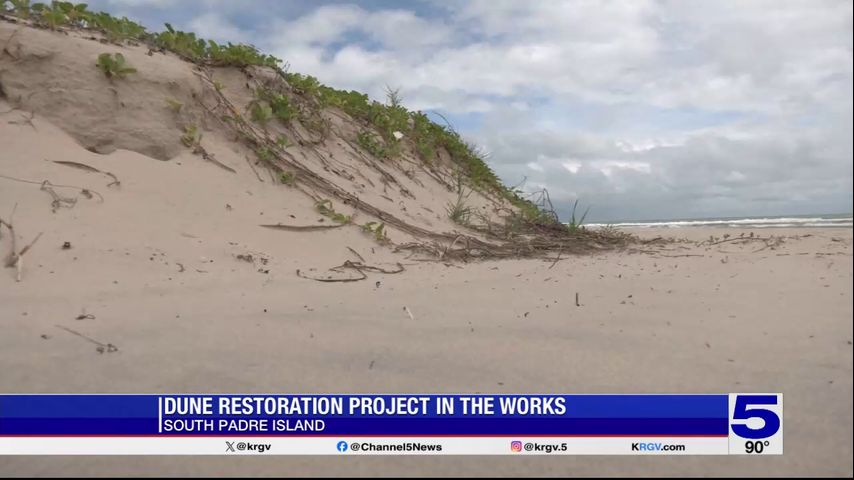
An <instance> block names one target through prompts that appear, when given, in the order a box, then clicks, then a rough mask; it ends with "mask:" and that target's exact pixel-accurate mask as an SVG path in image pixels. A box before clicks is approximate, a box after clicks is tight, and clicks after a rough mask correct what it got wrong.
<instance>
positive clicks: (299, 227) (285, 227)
mask: <svg viewBox="0 0 854 480" xmlns="http://www.w3.org/2000/svg"><path fill="white" fill-rule="evenodd" d="M345 225H346V224H345V223H340V224H338V225H284V224H282V223H276V224H267V225H259V226H261V227H264V228H272V229H273V230H289V231H292V232H311V231H315V230H329V229H332V228H341V227H343V226H345Z"/></svg>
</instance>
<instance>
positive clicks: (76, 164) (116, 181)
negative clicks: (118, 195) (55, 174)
mask: <svg viewBox="0 0 854 480" xmlns="http://www.w3.org/2000/svg"><path fill="white" fill-rule="evenodd" d="M53 163H56V164H59V165H65V166H66V167H72V168H77V169H80V170H86V171H87V172H92V173H100V174H101V175H106V176H108V177H110V178H112V179H113V181H112V182H110V183H108V184H107V186H108V187H112V186H113V185H115V186H117V187H118V186H121V184H122V182H120V181H119V178H118V177H117V176H115V175H113V174H112V173H110V172H105V171H103V170H99V169H97V168H95V167H92V166H90V165H86V164H85V163H80V162H70V161H67V160H53Z"/></svg>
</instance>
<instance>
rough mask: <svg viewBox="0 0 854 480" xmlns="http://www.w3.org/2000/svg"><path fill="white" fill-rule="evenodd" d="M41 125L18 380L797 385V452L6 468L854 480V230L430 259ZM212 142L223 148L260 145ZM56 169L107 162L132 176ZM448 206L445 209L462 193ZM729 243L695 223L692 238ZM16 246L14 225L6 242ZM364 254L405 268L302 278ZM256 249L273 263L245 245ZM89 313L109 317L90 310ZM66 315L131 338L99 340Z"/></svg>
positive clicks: (24, 138)
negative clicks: (57, 198)
mask: <svg viewBox="0 0 854 480" xmlns="http://www.w3.org/2000/svg"><path fill="white" fill-rule="evenodd" d="M44 33H46V32H44ZM10 109H11V106H10V105H9V104H8V103H5V102H0V112H6V111H7V110H10ZM28 118H29V114H28V113H26V112H22V111H17V110H16V111H10V112H8V113H3V114H0V146H2V148H0V175H4V176H6V177H14V178H16V179H19V180H28V181H33V182H36V183H22V182H20V181H16V180H12V179H9V178H0V217H2V218H4V219H6V220H9V216H10V213H9V212H10V211H11V210H12V208H13V205H15V204H17V209H16V212H15V215H14V225H15V227H16V231H17V234H18V236H19V238H18V242H19V246H21V245H23V244H25V243H27V242H29V241H30V240H31V239H32V238H34V236H35V235H36V234H38V233H39V232H43V236H42V237H41V239H40V240H39V242H38V243H37V244H36V245H35V247H34V248H33V249H32V251H31V252H30V253H28V254H27V256H26V260H27V261H26V263H25V267H24V269H23V280H22V281H21V282H16V281H15V272H14V269H0V292H2V293H0V372H2V373H0V391H3V392H150V393H154V392H514V393H525V392H554V393H588V392H602V393H608V392H615V393H616V392H627V393H631V392H650V393H652V392H694V393H705V392H709V393H711V392H715V393H721V392H737V391H772V392H776V391H781V392H783V393H784V394H785V395H786V410H785V415H786V418H785V421H786V424H785V429H786V430H785V442H786V454H785V455H784V456H783V457H776V458H734V457H733V458H724V459H721V458H699V457H697V458H637V457H623V458H609V459H607V460H603V459H601V458H592V457H576V458H572V457H566V458H512V457H508V458H489V459H486V458H477V457H469V458H462V457H461V458H455V457H436V458H390V457H389V458H383V457H373V458H285V457H277V458H273V457H270V458H224V457H223V458H204V459H195V458H180V457H170V458H156V457H149V458H97V457H90V458H0V474H3V475H127V474H135V475H169V474H171V475H182V474H199V475H239V474H246V475H312V474H314V475H317V474H339V475H353V474H356V475H369V474H372V475H378V474H384V475H423V474H469V475H495V474H499V475H524V474H527V475H595V474H606V475H616V474H622V475H638V474H641V475H742V474H743V475H798V474H802V475H816V474H823V475H846V476H850V475H852V460H851V459H852V440H851V438H852V345H851V341H852V324H851V318H852V261H851V255H852V231H851V229H843V230H831V229H825V230H791V231H785V230H774V231H767V230H766V231H757V232H755V233H757V234H760V235H769V234H774V235H779V236H784V237H786V239H785V241H784V242H783V243H782V244H781V245H779V246H778V247H775V248H773V249H772V248H767V249H764V250H760V251H756V250H759V249H760V248H762V246H763V245H764V244H763V243H759V242H750V243H748V244H746V245H736V244H734V243H733V242H730V243H726V244H720V245H716V246H714V247H702V246H697V245H696V242H693V243H692V242H684V243H674V244H670V245H667V246H665V247H663V248H659V247H656V248H652V247H650V249H649V251H648V252H635V253H629V252H614V253H608V254H600V255H596V256H590V257H567V258H565V259H564V260H561V261H560V262H558V263H556V264H554V266H551V265H550V263H549V262H541V261H533V260H526V261H502V262H484V263H476V264H469V265H445V264H442V263H424V262H415V261H412V260H411V259H407V258H405V257H404V256H402V255H395V254H392V253H391V252H390V251H389V250H387V249H383V248H380V247H379V246H378V245H377V244H376V243H375V242H374V240H373V239H372V238H370V236H368V235H365V234H363V233H362V232H360V231H359V230H358V228H356V227H348V228H342V229H336V230H331V231H326V232H312V233H303V232H300V233H295V232H282V231H274V230H269V229H264V228H261V227H259V226H258V225H259V224H261V223H277V222H280V221H281V222H292V223H294V224H318V220H319V219H320V217H319V216H318V215H317V214H316V213H315V212H314V210H313V208H312V202H311V201H310V200H309V199H308V198H306V197H304V196H301V195H298V194H295V193H293V192H289V191H288V190H287V188H286V187H283V186H281V185H278V186H276V185H272V184H270V183H269V182H264V183H261V182H258V180H257V179H256V178H255V176H254V174H253V173H252V172H251V170H250V169H249V168H248V167H246V166H245V165H244V166H242V167H241V168H237V170H238V173H236V174H231V173H229V172H226V171H224V170H222V169H220V168H219V167H216V166H215V165H213V164H211V163H207V162H205V161H203V160H202V159H201V158H199V157H197V156H193V155H191V154H190V153H188V152H187V153H181V154H180V155H179V156H178V157H175V158H173V159H172V160H170V161H165V162H164V161H159V160H154V159H152V158H150V157H147V156H144V155H141V154H139V153H134V152H130V151H127V150H123V149H118V150H116V151H114V152H113V153H111V154H109V155H100V154H96V153H92V152H90V151H87V150H86V149H84V148H82V147H81V146H80V144H79V143H78V142H80V141H81V140H80V138H77V139H76V140H75V139H74V138H72V137H71V136H69V135H68V134H67V133H65V132H64V131H63V130H60V129H59V128H58V127H57V126H55V125H54V124H52V123H51V122H50V121H48V120H47V119H46V118H43V117H42V116H41V115H38V114H37V115H36V116H35V118H33V119H32V124H31V125H30V124H29V123H27V122H26V119H28ZM211 137H214V136H213V135H211ZM211 141H212V142H213V143H212V148H214V149H218V150H217V151H218V152H222V153H221V156H220V158H221V159H223V160H224V161H232V160H234V158H239V157H234V158H231V157H228V155H227V151H228V148H229V147H228V145H225V144H217V143H216V142H217V141H218V140H217V139H216V138H215V137H214V138H212V139H211ZM178 151H180V150H178ZM53 160H63V161H75V162H82V163H85V164H87V165H90V166H93V167H96V168H98V169H100V170H104V171H110V172H112V173H114V174H115V175H116V176H117V177H118V178H119V179H120V180H121V182H122V184H121V187H120V188H116V187H108V186H107V184H108V183H109V182H110V181H111V180H110V179H109V178H107V177H106V176H103V175H99V174H97V173H92V172H86V171H83V170H79V169H75V168H70V167H67V166H63V165H58V164H56V163H53V162H52V161H53ZM232 165H235V166H238V165H240V163H239V162H237V161H236V160H234V163H232ZM46 179H47V180H49V181H50V182H51V183H52V184H54V185H76V186H80V187H84V188H87V189H89V190H90V191H92V192H97V193H99V194H101V195H102V196H103V202H99V201H98V198H97V196H96V197H95V198H92V199H88V198H86V197H85V196H83V195H81V194H80V192H79V190H75V189H73V188H63V187H56V192H57V193H58V194H60V195H62V196H64V197H67V198H75V199H76V203H75V204H74V205H73V207H71V208H68V207H62V208H59V209H57V210H56V211H55V212H54V211H52V208H51V196H50V195H49V193H48V192H46V191H43V190H40V185H39V184H40V183H41V182H42V181H43V180H46ZM422 188H423V189H424V191H425V192H429V191H431V190H430V186H429V184H425V186H424V187H422ZM443 195H444V194H443ZM435 198H436V200H435V202H436V203H437V205H438V206H439V208H441V205H442V204H443V201H444V198H445V197H443V196H440V195H438V193H437V194H436V197H435ZM291 215H293V217H291ZM441 221H444V220H441ZM723 233H724V232H722V231H709V230H685V231H678V235H684V236H689V237H691V240H694V241H698V240H703V239H705V238H707V237H708V236H709V235H715V236H721V235H722V234H723ZM727 233H730V234H735V235H737V234H738V233H739V232H738V231H727ZM642 234H643V235H644V236H647V237H655V236H657V235H660V234H666V235H673V234H674V231H672V230H671V231H666V232H654V231H644V232H643V233H642ZM9 240H10V239H9V235H8V233H7V232H6V231H5V230H4V231H3V237H2V239H0V252H2V253H3V255H5V253H6V252H7V251H8V249H9V245H10V242H9ZM64 242H70V243H71V248H70V249H67V250H65V249H62V245H63V243H64ZM347 247H350V248H352V249H353V250H355V251H356V252H358V253H359V254H360V255H362V256H364V257H365V259H366V261H367V262H369V263H372V264H382V265H386V266H390V265H393V264H394V263H396V262H401V263H402V264H403V265H404V267H405V268H406V272H404V273H402V274H398V275H382V274H371V276H370V278H369V279H368V280H366V281H362V282H355V283H335V284H325V283H318V282H314V281H311V280H306V279H303V278H299V277H297V276H296V275H295V270H296V269H301V271H303V272H308V273H313V274H320V273H321V272H323V271H325V270H326V269H327V268H329V267H332V266H335V265H339V264H341V263H343V262H344V261H345V260H354V259H355V255H354V254H353V253H352V252H351V251H350V250H349V249H348V248H347ZM246 254H252V255H253V258H255V259H258V258H264V259H266V260H267V263H266V264H262V263H261V262H260V261H256V262H255V263H249V262H245V261H242V260H239V259H238V258H237V256H238V255H246ZM312 268H314V269H316V271H314V272H312V271H311V269H312ZM182 269H183V271H181V270H182ZM259 270H261V271H259ZM576 293H578V294H579V298H580V302H581V306H576V305H575V294H576ZM404 307H407V308H408V309H409V310H410V311H411V312H412V313H413V314H414V316H415V319H414V320H412V319H410V318H409V316H408V315H407V313H406V312H405V311H404ZM84 313H85V314H86V315H91V316H92V317H94V318H84V319H80V320H77V319H76V318H77V317H78V316H80V315H81V314H84ZM61 327H62V328H61ZM66 329H71V330H73V331H75V332H78V333H80V334H82V335H85V336H87V337H90V338H91V339H94V340H96V341H98V342H101V343H103V344H112V345H114V346H115V347H117V348H118V351H116V352H112V353H98V351H97V345H96V344H93V343H91V342H90V341H87V340H86V339H84V338H82V337H80V336H77V335H74V334H72V333H70V332H69V331H68V330H66Z"/></svg>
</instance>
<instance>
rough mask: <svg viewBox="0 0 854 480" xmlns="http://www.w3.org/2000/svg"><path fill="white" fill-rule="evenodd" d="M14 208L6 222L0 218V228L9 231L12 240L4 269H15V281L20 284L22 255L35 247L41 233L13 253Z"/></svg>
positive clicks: (22, 266)
mask: <svg viewBox="0 0 854 480" xmlns="http://www.w3.org/2000/svg"><path fill="white" fill-rule="evenodd" d="M17 206H18V205H17V204H16V205H15V208H17ZM15 208H13V209H12V215H11V216H10V217H9V221H8V222H7V221H5V220H3V219H2V218H0V228H2V226H3V225H5V226H6V228H8V229H9V235H10V236H11V238H12V240H11V242H12V251H11V252H9V255H7V256H6V262H5V266H6V268H10V267H15V269H16V271H17V272H16V275H15V280H16V281H18V282H20V281H21V271H22V270H23V268H24V255H25V254H26V253H27V252H28V251H29V250H30V249H31V248H33V245H35V244H36V242H38V241H39V238H41V236H42V232H40V233H39V234H38V235H36V238H34V239H33V241H32V242H30V243H29V244H28V245H27V246H26V247H24V248H22V249H21V251H20V252H16V251H15V227H14V226H13V225H12V217H13V216H14V215H15Z"/></svg>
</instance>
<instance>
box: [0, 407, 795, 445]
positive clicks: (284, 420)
mask: <svg viewBox="0 0 854 480" xmlns="http://www.w3.org/2000/svg"><path fill="white" fill-rule="evenodd" d="M782 453H783V395H782V394H767V393H766V394H755V393H751V394H742V393H738V394H722V395H258V394H251V395H202V394H198V395H196V394H194V395H183V394H182V395H0V455H241V454H243V455H339V456H340V455H425V454H426V455H561V454H563V455H585V454H591V455H728V454H749V455H768V454H782Z"/></svg>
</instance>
